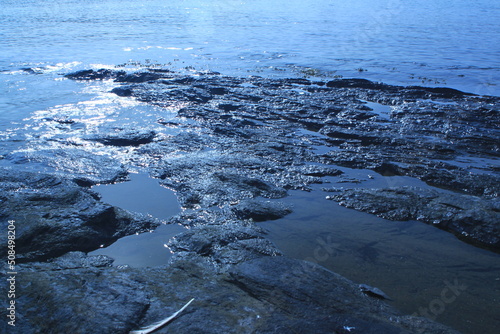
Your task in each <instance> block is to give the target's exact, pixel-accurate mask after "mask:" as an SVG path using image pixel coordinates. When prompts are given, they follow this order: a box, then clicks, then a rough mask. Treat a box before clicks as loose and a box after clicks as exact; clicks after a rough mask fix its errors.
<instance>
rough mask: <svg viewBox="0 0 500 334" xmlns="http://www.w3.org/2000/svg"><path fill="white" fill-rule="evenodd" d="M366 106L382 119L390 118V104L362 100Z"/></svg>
mask: <svg viewBox="0 0 500 334" xmlns="http://www.w3.org/2000/svg"><path fill="white" fill-rule="evenodd" d="M363 102H364V103H365V104H366V106H367V107H368V108H370V109H372V112H374V113H376V114H377V115H379V116H380V117H382V118H384V119H387V120H389V119H391V117H390V116H389V115H390V113H391V106H386V105H384V104H380V103H376V102H369V101H363Z"/></svg>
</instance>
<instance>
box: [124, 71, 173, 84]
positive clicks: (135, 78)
mask: <svg viewBox="0 0 500 334" xmlns="http://www.w3.org/2000/svg"><path fill="white" fill-rule="evenodd" d="M166 73H168V72H138V73H130V74H124V73H121V74H119V75H115V76H116V79H115V81H116V82H129V83H141V82H148V81H154V80H158V79H160V78H165V76H166Z"/></svg>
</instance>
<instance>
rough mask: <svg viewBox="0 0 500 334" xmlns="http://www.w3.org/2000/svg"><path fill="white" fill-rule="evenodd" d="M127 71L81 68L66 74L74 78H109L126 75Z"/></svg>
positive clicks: (67, 76) (69, 77)
mask: <svg viewBox="0 0 500 334" xmlns="http://www.w3.org/2000/svg"><path fill="white" fill-rule="evenodd" d="M126 74H127V73H126V72H125V71H114V70H109V69H104V68H102V69H99V70H81V71H77V72H74V73H70V74H66V75H65V77H66V78H68V79H72V80H108V79H115V78H118V77H121V76H124V75H126Z"/></svg>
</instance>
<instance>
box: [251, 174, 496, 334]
mask: <svg viewBox="0 0 500 334" xmlns="http://www.w3.org/2000/svg"><path fill="white" fill-rule="evenodd" d="M379 178H381V177H379ZM399 181H407V180H399ZM379 182H383V181H379ZM391 182H392V181H391ZM323 186H324V185H323ZM323 186H319V185H318V186H314V187H313V188H314V189H313V191H311V192H302V191H291V192H290V196H289V197H287V198H285V199H283V201H285V202H286V203H289V204H291V205H292V206H293V209H294V212H293V213H292V214H290V215H288V216H287V217H285V218H282V219H280V220H276V221H270V222H263V223H259V225H260V226H261V227H263V228H264V229H266V230H267V231H268V233H269V234H268V236H267V237H268V238H269V239H270V240H271V241H273V242H274V243H275V244H276V245H277V246H278V247H279V248H280V249H281V250H282V251H283V252H284V253H285V254H286V255H288V256H291V257H294V258H299V259H304V260H308V261H312V262H316V263H319V264H320V265H322V266H324V267H326V268H328V269H330V270H332V271H334V272H337V273H339V274H341V275H343V276H345V277H347V278H349V279H351V280H353V281H355V282H357V283H366V284H369V285H372V286H375V287H378V288H380V289H382V290H383V291H384V292H385V293H387V294H388V295H389V296H390V297H391V298H392V299H393V300H394V301H393V302H392V304H393V305H394V306H395V307H397V308H398V309H400V310H401V311H402V312H404V313H406V314H413V313H416V314H417V315H418V316H427V317H429V318H431V319H436V320H437V321H439V322H442V323H445V324H447V325H448V326H451V327H453V328H455V329H457V330H460V331H463V332H464V333H491V334H493V333H496V330H497V329H498V325H499V321H500V319H499V314H498V303H499V302H500V255H499V254H495V253H491V252H488V251H485V250H482V249H479V248H476V247H473V246H471V245H468V244H465V243H463V242H461V241H459V240H458V239H456V238H455V237H454V236H453V235H452V234H451V233H447V232H444V231H441V230H439V229H437V228H435V227H433V226H429V225H426V224H423V223H421V222H416V221H408V222H398V221H397V222H394V221H388V220H385V219H381V218H378V217H376V216H374V215H370V214H368V213H363V212H358V211H355V210H352V209H347V208H344V207H341V206H340V205H338V204H337V203H336V202H334V201H328V200H326V199H325V196H326V195H328V193H325V192H322V191H321V190H320V188H321V187H323ZM335 186H336V185H335ZM358 186H359V185H358Z"/></svg>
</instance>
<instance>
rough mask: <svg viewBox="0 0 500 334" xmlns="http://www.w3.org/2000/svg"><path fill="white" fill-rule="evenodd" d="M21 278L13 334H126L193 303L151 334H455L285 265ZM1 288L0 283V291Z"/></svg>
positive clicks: (45, 273) (260, 262)
mask: <svg viewBox="0 0 500 334" xmlns="http://www.w3.org/2000/svg"><path fill="white" fill-rule="evenodd" d="M54 266H55V267H54ZM54 268H56V269H57V270H54ZM19 269H20V270H21V271H22V275H19V276H18V279H19V281H18V287H19V297H18V299H17V303H16V306H17V309H16V312H17V317H18V321H17V322H16V327H15V331H14V333H23V334H31V333H40V332H43V333H103V334H108V333H109V334H114V333H129V332H130V331H131V330H135V329H138V328H140V327H142V326H147V325H150V324H152V323H154V322H157V321H159V320H162V319H165V318H166V317H168V316H170V315H172V314H173V313H174V312H176V311H177V310H179V309H180V308H181V307H182V306H183V305H184V304H186V303H187V301H189V300H191V299H192V298H195V300H194V301H193V302H192V303H191V304H190V306H189V307H188V308H187V309H186V310H185V311H184V312H183V313H181V314H180V315H179V316H178V317H177V318H176V319H175V320H173V321H172V322H171V323H169V324H168V325H167V326H165V327H164V328H162V329H160V330H158V331H157V333H186V334H187V333H190V334H191V333H214V334H215V333H243V334H247V333H248V334H250V333H292V332H297V331H298V332H300V333H311V334H312V333H332V332H334V333H431V334H438V333H441V334H453V333H456V332H455V331H453V330H451V329H449V328H446V327H444V326H442V325H439V324H436V323H434V322H432V321H430V320H426V319H423V318H415V317H411V316H401V315H399V314H398V313H397V312H396V311H394V310H393V309H392V308H391V307H390V306H388V305H387V304H385V303H384V302H383V301H381V300H379V299H376V298H372V297H368V296H366V295H364V294H363V293H362V292H360V291H359V289H358V287H357V285H356V284H354V283H353V282H350V281H349V280H347V279H345V278H343V277H341V276H339V275H337V274H334V273H332V272H330V271H328V270H326V269H324V268H322V267H320V266H317V265H314V264H312V263H307V262H303V261H298V260H292V259H288V258H285V257H260V258H254V259H252V260H250V261H246V262H242V263H240V264H238V265H236V266H234V267H233V268H232V269H231V271H230V272H229V273H221V272H219V271H218V270H217V269H216V268H215V267H214V266H213V265H212V264H211V262H210V260H209V259H207V258H204V257H200V256H198V255H194V254H191V255H187V256H185V257H183V258H180V257H178V258H177V260H174V262H172V263H171V264H170V265H167V266H163V267H156V268H141V269H132V268H126V267H125V268H117V267H110V266H106V265H102V261H101V260H100V259H95V257H92V256H86V255H84V254H81V253H70V254H67V255H65V256H64V257H63V258H61V259H55V260H54V261H52V262H49V263H47V262H40V263H30V264H24V265H21V266H20V268H19ZM6 284H7V282H6V280H2V282H0V287H2V288H5V287H6ZM4 304H5V303H4V302H2V306H3V305H4ZM4 323H5V322H4Z"/></svg>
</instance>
